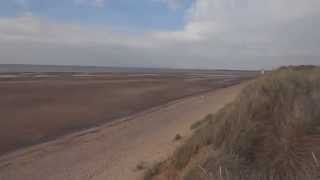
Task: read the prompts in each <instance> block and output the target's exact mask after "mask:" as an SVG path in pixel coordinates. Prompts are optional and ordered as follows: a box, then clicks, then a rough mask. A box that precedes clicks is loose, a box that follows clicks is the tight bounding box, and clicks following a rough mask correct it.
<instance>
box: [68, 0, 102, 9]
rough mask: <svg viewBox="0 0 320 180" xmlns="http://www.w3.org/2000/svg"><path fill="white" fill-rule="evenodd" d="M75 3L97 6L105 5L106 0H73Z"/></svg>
mask: <svg viewBox="0 0 320 180" xmlns="http://www.w3.org/2000/svg"><path fill="white" fill-rule="evenodd" d="M74 2H75V3H76V4H77V5H89V6H93V7H97V8H101V7H104V6H105V3H106V0H74Z"/></svg>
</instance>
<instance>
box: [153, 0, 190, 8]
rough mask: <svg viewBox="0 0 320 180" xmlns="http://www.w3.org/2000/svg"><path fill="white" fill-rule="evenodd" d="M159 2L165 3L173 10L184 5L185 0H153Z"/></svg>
mask: <svg viewBox="0 0 320 180" xmlns="http://www.w3.org/2000/svg"><path fill="white" fill-rule="evenodd" d="M152 1H154V2H157V3H164V4H166V5H167V6H168V8H169V9H171V10H177V9H178V8H180V7H181V6H182V3H183V1H184V0H152Z"/></svg>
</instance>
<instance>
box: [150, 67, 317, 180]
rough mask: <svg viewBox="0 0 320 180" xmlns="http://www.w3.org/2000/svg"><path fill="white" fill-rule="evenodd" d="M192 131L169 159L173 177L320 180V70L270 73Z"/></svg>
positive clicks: (187, 179) (292, 69) (287, 69)
mask: <svg viewBox="0 0 320 180" xmlns="http://www.w3.org/2000/svg"><path fill="white" fill-rule="evenodd" d="M192 128H193V129H195V133H194V135H193V136H192V137H191V138H190V139H189V140H188V141H187V142H186V143H185V144H184V145H182V146H181V147H180V148H179V149H177V151H176V152H175V154H174V156H173V157H172V159H170V160H169V161H170V166H169V167H168V168H167V169H170V170H172V169H174V170H175V171H177V172H178V173H177V176H176V177H175V178H173V179H180V178H181V179H184V180H207V179H208V180H209V179H210V180H318V179H320V68H317V67H313V66H299V67H284V68H280V69H279V70H276V71H274V72H271V73H268V74H267V75H265V76H262V77H260V78H258V79H256V80H255V81H254V82H252V83H250V84H249V85H248V86H247V87H246V88H245V89H244V90H243V92H242V93H241V94H240V95H239V97H237V98H236V100H235V101H234V102H233V103H231V104H229V105H227V106H226V107H224V108H223V109H222V110H221V111H219V112H218V113H217V114H215V115H210V116H208V117H206V118H205V120H204V121H202V122H201V123H198V124H195V125H194V127H192ZM163 173H165V172H163ZM154 179H157V178H154Z"/></svg>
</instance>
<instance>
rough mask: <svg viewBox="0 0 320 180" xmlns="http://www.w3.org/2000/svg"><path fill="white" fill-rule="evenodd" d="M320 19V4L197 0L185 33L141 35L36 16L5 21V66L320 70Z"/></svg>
mask: <svg viewBox="0 0 320 180" xmlns="http://www.w3.org/2000/svg"><path fill="white" fill-rule="evenodd" d="M83 2H84V1H83ZM87 2H89V1H86V3H87ZM90 2H93V1H90ZM166 2H169V1H166ZM319 18H320V1H318V0H308V1H301V0H243V1H241V3H239V1H238V0H195V1H194V3H193V4H192V6H191V7H190V9H188V11H187V12H186V24H185V25H184V27H183V28H182V29H180V30H176V31H161V30H159V31H152V32H145V33H141V34H139V35H132V34H124V33H119V32H117V31H116V30H115V29H113V28H114V27H110V26H97V25H79V24H71V23H68V24H67V23H54V22H50V21H48V20H46V19H41V18H38V17H35V16H32V15H26V16H22V17H16V18H0V54H1V55H0V57H1V60H0V63H40V64H81V65H109V66H110V65H111V66H112V65H114V66H147V67H150V66H151V67H181V68H240V69H248V68H250V69H258V68H273V67H277V66H280V65H286V64H320V61H319V57H320V36H319V35H318V32H320V22H319V20H318V19H319ZM17 52H18V53H17Z"/></svg>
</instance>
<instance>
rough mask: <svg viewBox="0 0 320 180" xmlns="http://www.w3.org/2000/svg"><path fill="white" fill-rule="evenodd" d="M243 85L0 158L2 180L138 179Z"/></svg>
mask: <svg viewBox="0 0 320 180" xmlns="http://www.w3.org/2000/svg"><path fill="white" fill-rule="evenodd" d="M243 86H244V85H236V86H232V87H228V88H224V89H219V90H215V91H212V92H209V93H206V94H203V95H198V96H193V97H188V98H185V99H181V100H178V101H175V102H171V103H169V104H167V105H164V106H161V107H158V108H154V109H152V110H149V111H146V112H144V113H140V114H137V115H135V116H132V117H128V118H126V119H120V120H118V121H115V122H114V123H113V124H106V125H104V126H100V127H97V128H92V129H89V130H86V131H82V132H79V133H75V134H72V135H68V136H65V137H61V138H59V139H58V140H55V141H51V142H48V143H43V144H40V145H36V146H33V147H30V148H25V149H22V150H20V151H16V152H14V153H11V154H8V155H5V156H2V157H0V180H139V179H141V177H142V176H143V173H144V171H143V170H141V171H139V170H136V166H137V164H138V163H140V162H142V161H144V162H146V164H147V165H152V164H153V163H155V162H157V161H161V160H164V159H166V158H167V157H168V156H169V155H170V154H172V152H173V151H174V149H175V148H176V147H177V146H178V145H179V144H180V143H181V142H182V141H183V140H182V141H180V142H174V141H173V138H174V136H175V135H176V134H177V133H179V134H181V135H182V136H183V137H184V139H186V137H187V136H189V135H190V134H191V131H190V125H191V124H192V123H194V122H196V121H198V120H200V119H202V118H203V117H204V116H206V115H207V114H209V113H215V112H216V111H217V110H219V109H220V108H221V107H223V106H224V105H225V104H227V103H229V102H230V101H232V99H234V97H235V96H236V95H237V94H238V93H239V91H240V90H241V89H242V88H243Z"/></svg>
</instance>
